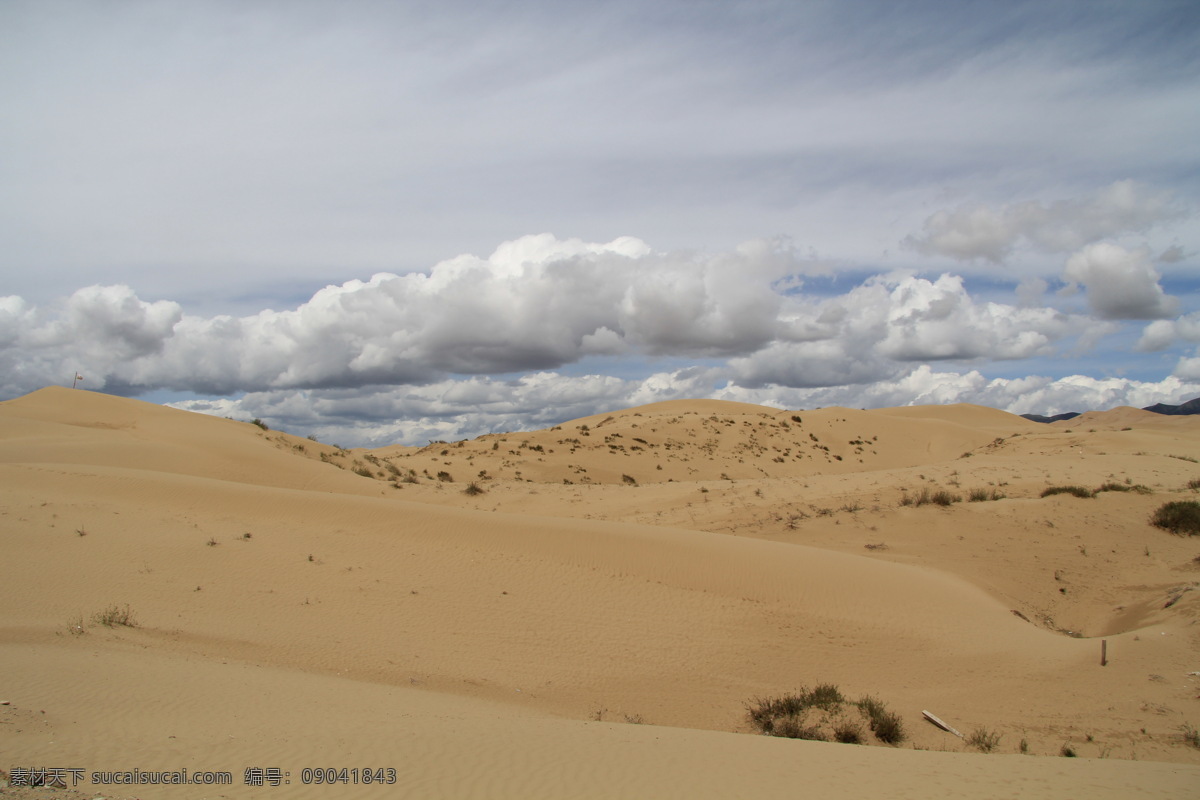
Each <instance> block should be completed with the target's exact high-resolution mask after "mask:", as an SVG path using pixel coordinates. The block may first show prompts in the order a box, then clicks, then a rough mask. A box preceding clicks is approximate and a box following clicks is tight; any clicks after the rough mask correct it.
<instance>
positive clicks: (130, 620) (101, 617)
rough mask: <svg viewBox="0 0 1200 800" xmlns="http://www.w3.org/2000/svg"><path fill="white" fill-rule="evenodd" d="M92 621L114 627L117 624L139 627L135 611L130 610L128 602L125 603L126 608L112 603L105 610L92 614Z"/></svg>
mask: <svg viewBox="0 0 1200 800" xmlns="http://www.w3.org/2000/svg"><path fill="white" fill-rule="evenodd" d="M92 622H94V623H96V624H97V625H103V626H104V627H106V628H112V627H115V626H117V625H123V626H125V627H126V628H136V627H137V620H136V619H134V616H133V611H132V610H130V608H129V604H128V603H126V604H125V607H124V608H121V607H120V606H116V605H112V606H109V607H108V608H106V609H104V610H103V611H97V612H96V613H95V614H93V615H92Z"/></svg>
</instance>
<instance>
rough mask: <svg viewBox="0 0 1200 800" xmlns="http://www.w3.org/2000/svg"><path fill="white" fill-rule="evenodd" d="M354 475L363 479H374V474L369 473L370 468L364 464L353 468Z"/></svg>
mask: <svg viewBox="0 0 1200 800" xmlns="http://www.w3.org/2000/svg"><path fill="white" fill-rule="evenodd" d="M354 474H355V475H361V476H362V477H364V478H374V477H375V473H373V472H371V468H370V467H368V466H366V465H365V464H363V465H360V466H357V467H355V468H354Z"/></svg>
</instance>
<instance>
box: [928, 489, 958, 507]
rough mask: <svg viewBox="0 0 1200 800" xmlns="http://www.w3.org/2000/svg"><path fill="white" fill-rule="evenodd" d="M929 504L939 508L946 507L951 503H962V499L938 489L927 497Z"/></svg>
mask: <svg viewBox="0 0 1200 800" xmlns="http://www.w3.org/2000/svg"><path fill="white" fill-rule="evenodd" d="M929 502H931V503H934V504H935V505H939V506H948V505H950V504H952V503H960V502H962V497H961V496H959V495H957V494H953V493H951V492H947V491H946V490H944V489H939V490H938V491H936V492H934V493H933V494H931V495H930V496H929Z"/></svg>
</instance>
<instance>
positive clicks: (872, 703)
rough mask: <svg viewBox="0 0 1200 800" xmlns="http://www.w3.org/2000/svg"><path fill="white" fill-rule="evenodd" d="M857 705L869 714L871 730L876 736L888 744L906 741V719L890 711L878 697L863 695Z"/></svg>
mask: <svg viewBox="0 0 1200 800" xmlns="http://www.w3.org/2000/svg"><path fill="white" fill-rule="evenodd" d="M855 705H857V706H858V707H859V708H860V709H862V711H863V712H864V713H865V714H866V715H867V719H868V722H869V723H870V726H871V732H872V733H874V734H875V738H876V739H878V740H879V741H881V742H885V743H887V744H899V743H900V742H902V741H904V737H905V733H904V721H903V720H902V719H900V715H899V714H897V713H895V712H894V711H888V710H887V706H886V705H885V704H884V703H883V702H882V701H880V700H879V699H878V698H875V697H871V696H870V695H868V696H866V697H863V698H862V699H861V700H859V701H858V702H857V703H856V704H855Z"/></svg>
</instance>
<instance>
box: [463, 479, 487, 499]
mask: <svg viewBox="0 0 1200 800" xmlns="http://www.w3.org/2000/svg"><path fill="white" fill-rule="evenodd" d="M463 494H467V495H471V496H474V495H477V494H483V488H482V487H480V485H479V484H478V483H476V482H475V481H471V482H470V483H468V484H467V488H465V489H463Z"/></svg>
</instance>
